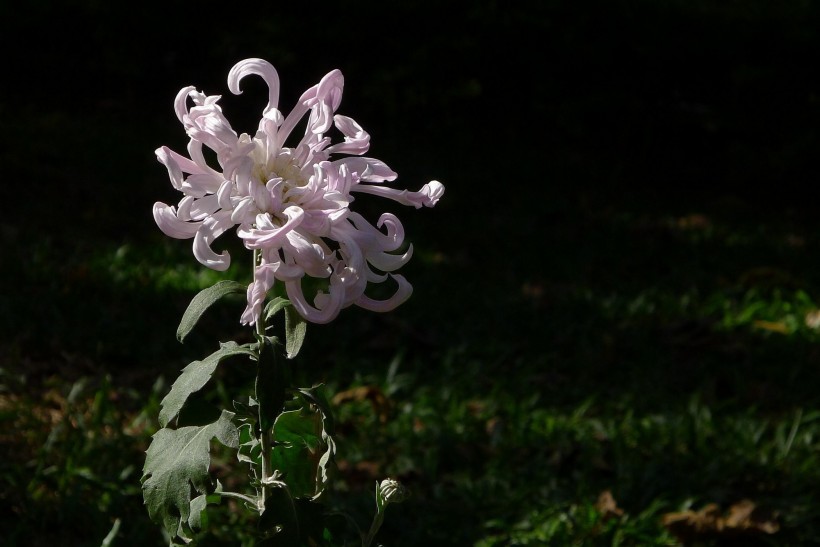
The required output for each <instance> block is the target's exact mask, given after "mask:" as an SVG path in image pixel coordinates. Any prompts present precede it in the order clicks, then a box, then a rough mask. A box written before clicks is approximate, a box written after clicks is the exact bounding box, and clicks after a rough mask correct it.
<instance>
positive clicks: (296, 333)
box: [285, 306, 307, 359]
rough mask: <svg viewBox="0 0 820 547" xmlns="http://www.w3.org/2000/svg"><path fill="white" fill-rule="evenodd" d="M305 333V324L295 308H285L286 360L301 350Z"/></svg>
mask: <svg viewBox="0 0 820 547" xmlns="http://www.w3.org/2000/svg"><path fill="white" fill-rule="evenodd" d="M306 333H307V322H306V321H305V318H304V317H302V316H301V315H299V312H297V311H296V308H294V307H293V306H287V307H286V308H285V354H286V355H287V356H288V359H293V358H294V357H296V354H298V353H299V350H300V349H301V348H302V343H303V342H304V341H305V334H306Z"/></svg>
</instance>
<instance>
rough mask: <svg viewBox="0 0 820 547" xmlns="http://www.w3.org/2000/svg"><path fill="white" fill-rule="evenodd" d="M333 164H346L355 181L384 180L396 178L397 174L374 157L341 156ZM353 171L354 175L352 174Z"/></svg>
mask: <svg viewBox="0 0 820 547" xmlns="http://www.w3.org/2000/svg"><path fill="white" fill-rule="evenodd" d="M333 164H334V165H335V166H338V167H341V166H343V165H344V166H347V169H348V170H349V171H350V173H351V175H352V176H353V178H354V179H356V181H357V182H358V181H360V180H362V181H365V182H384V181H386V180H387V181H390V180H396V177H398V175H397V174H396V172H395V171H393V170H392V169H390V168H389V167H388V166H387V164H386V163H384V162H383V161H380V160H377V159H375V158H361V157H358V156H354V157H349V158H342V159H340V160H336V161H334V162H333ZM354 173H355V175H353V174H354Z"/></svg>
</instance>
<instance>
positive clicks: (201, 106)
mask: <svg viewBox="0 0 820 547" xmlns="http://www.w3.org/2000/svg"><path fill="white" fill-rule="evenodd" d="M251 74H254V75H257V76H260V77H262V79H263V80H264V81H265V83H266V84H267V86H268V99H269V100H268V104H267V106H266V107H265V109H264V110H263V112H262V119H261V120H260V121H259V128H258V130H257V132H256V134H255V135H254V136H253V137H251V136H249V135H247V134H245V133H243V134H241V135H237V134H236V132H235V131H234V130H233V128H231V125H230V123H229V122H228V120H227V119H226V118H225V116H224V115H223V113H222V109H221V108H220V106H219V104H217V103H218V101H219V98H220V97H219V96H218V95H210V96H206V95H204V94H202V93H201V92H199V91H197V90H196V89H195V88H194V87H186V88H183V89H182V90H180V92H179V93H178V94H177V97H176V100H175V101H174V109H175V111H176V115H177V118H179V121H180V122H182V125H183V126H184V127H185V131H186V133H187V134H188V136H189V137H190V139H191V140H190V142H189V143H188V156H189V157H185V156H183V155H181V154H178V153H176V152H174V151H172V150H170V149H169V148H168V147H165V146H163V147H161V148H159V149H157V151H156V154H157V158H158V159H159V161H160V162H161V163H162V164H163V165H165V167H166V168H167V169H168V174H169V175H170V178H171V183H172V184H173V185H174V188H176V189H177V190H179V191H181V192H182V193H183V194H184V197H183V198H182V200H181V201H180V202H179V204H178V205H177V207H173V206H169V205H166V204H164V203H160V202H157V203H155V204H154V219H155V220H156V222H157V225H158V226H159V228H160V229H161V230H162V231H163V232H164V233H165V234H167V235H169V236H171V237H174V238H178V239H189V238H193V239H194V243H193V250H194V256H195V257H196V258H197V260H199V261H200V262H201V263H202V264H204V265H205V266H208V267H209V268H213V269H215V270H225V269H227V268H228V266H229V265H230V256H229V255H228V253H227V252H222V253H219V254H218V253H216V252H215V251H214V250H213V249H212V248H211V244H212V243H213V242H214V240H215V239H216V238H217V237H219V236H220V235H221V234H223V233H224V232H226V231H227V230H229V229H231V228H233V227H235V226H236V227H237V230H236V233H237V235H239V237H240V238H242V240H243V243H244V245H245V247H246V248H248V249H252V250H255V251H258V256H259V260H258V262H257V264H256V265H255V271H254V280H253V282H252V283H251V284H250V286H249V287H248V305H247V308H246V309H245V312H244V313H243V314H242V323H243V324H253V323H255V322H256V321H257V320H258V319H259V316H260V314H261V310H262V304H263V302H264V300H265V296H266V295H267V293H268V291H269V290H270V289H271V288H272V287H273V285H274V283H275V281H276V280H279V281H281V282H283V283H284V286H285V288H286V291H287V295H288V298H289V299H290V301H291V302H292V303H293V305H294V307H295V308H296V309H297V310H298V311H299V313H300V314H301V315H302V316H303V317H304V318H305V319H307V320H309V321H312V322H315V323H327V322H329V321H332V320H333V319H334V318H335V317H336V316H337V315H338V313H339V311H340V310H341V309H343V308H345V307H347V306H350V305H353V304H355V305H357V306H360V307H362V308H366V309H369V310H374V311H389V310H392V309H394V308H395V307H396V306H398V305H399V304H401V303H402V302H404V301H405V300H407V298H408V297H409V296H410V294H411V292H412V287H411V285H410V284H409V283H408V282H407V280H406V279H405V278H404V277H403V276H401V275H397V274H393V273H392V272H395V271H396V270H397V269H398V268H400V267H401V266H402V265H403V264H405V263H406V262H407V261H408V260H409V259H410V256H411V255H412V251H413V247H412V245H410V246H409V248H408V249H407V251H406V252H404V253H401V254H396V251H398V250H399V249H400V248H401V246H402V244H403V241H404V229H403V227H402V225H401V222H400V221H399V219H398V218H397V217H396V216H395V215H393V214H390V213H384V214H383V215H381V217H380V218H379V219H378V221H377V222H376V225H375V226H373V225H372V224H370V223H369V222H368V221H367V220H366V219H365V218H364V217H362V216H361V215H360V214H358V213H356V212H354V211H351V210H350V207H349V206H350V204H351V203H352V202H353V199H354V198H353V195H352V194H353V193H355V192H361V193H367V194H374V195H377V196H382V197H385V198H389V199H392V200H395V201H397V202H399V203H401V204H403V205H412V206H414V207H416V208H417V209H418V208H420V207H423V206H426V207H432V206H433V205H435V204H436V202H437V201H438V200H439V198H440V197H441V196H442V194H443V193H444V186H443V185H442V184H441V183H440V182H438V181H431V182H430V183H428V184H425V185H424V186H422V188H421V189H420V190H419V191H417V192H409V191H407V190H397V189H394V188H389V187H387V186H385V185H384V184H383V183H384V182H386V181H392V180H395V178H396V173H395V172H393V171H392V170H391V169H390V168H389V167H388V166H387V165H386V164H385V163H383V162H381V161H379V160H377V159H374V158H368V157H363V156H362V154H364V153H366V152H367V150H368V148H369V145H370V135H368V133H367V132H366V131H365V130H364V129H362V127H361V126H360V125H359V124H358V123H356V122H355V121H354V120H353V119H352V118H348V117H347V116H342V115H339V114H336V111H337V109H338V108H339V104H340V102H341V100H342V87H343V84H344V79H343V77H342V73H341V72H340V71H338V70H334V71H332V72H330V73H328V74H327V75H326V76H325V77H324V78H322V80H321V81H320V82H319V83H318V84H316V85H315V86H313V87H311V88H310V89H308V90H307V91H305V93H303V94H302V96H301V97H300V98H299V101H298V102H297V104H296V106H295V107H294V108H293V110H292V111H291V112H290V113H289V114H288V115H287V116H284V115H283V114H282V113H281V112H280V111H279V109H278V102H279V76H278V74H277V72H276V70H275V69H274V67H273V66H272V65H271V64H270V63H268V62H267V61H264V60H262V59H245V60H244V61H240V62H239V63H237V64H236V65H235V66H234V67H233V68H232V69H231V71H230V73H229V74H228V89H230V90H231V92H233V93H234V94H237V95H238V94H240V93H241V91H240V89H239V82H240V81H241V80H242V78H244V77H245V76H248V75H251ZM191 103H193V104H191ZM305 115H308V121H307V127H306V129H305V134H304V136H303V137H302V138H301V140H300V141H299V142H298V144H296V145H295V146H293V147H288V146H285V144H286V141H287V140H288V137H290V134H291V133H292V131H293V129H294V128H295V127H296V125H297V124H298V123H299V122H300V120H302V118H304V116H305ZM332 126H335V127H336V129H337V130H338V131H339V132H340V133H341V134H342V135H343V136H344V141H343V142H338V143H336V144H331V140H330V138H329V137H327V136H326V135H325V134H326V133H327V132H328V131H329V130H330V129H331V127H332ZM203 146H206V147H208V148H210V149H211V150H212V151H213V152H215V153H216V158H217V162H218V164H219V166H218V168H217V167H216V166H211V165H209V164H208V163H207V162H206V161H205V156H204V154H203ZM337 155H342V156H341V157H335V156H337ZM305 276H309V277H314V278H323V279H325V280H326V281H327V292H325V291H319V292H318V293H317V294H316V295H315V297H314V298H313V302H312V303H309V302H308V299H307V298H306V297H305V294H304V292H303V287H302V281H303V278H304V277H305ZM389 277H392V279H393V280H394V282H395V283H396V285H397V288H396V290H395V292H394V293H393V295H392V296H391V297H389V298H387V299H386V300H375V299H373V298H370V297H368V296H367V295H366V294H365V289H366V288H367V285H368V283H382V282H384V281H386V280H387V279H388V278H389Z"/></svg>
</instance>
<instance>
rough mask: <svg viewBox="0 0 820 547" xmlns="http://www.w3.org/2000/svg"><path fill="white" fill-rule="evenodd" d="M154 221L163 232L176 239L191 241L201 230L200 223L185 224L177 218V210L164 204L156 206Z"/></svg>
mask: <svg viewBox="0 0 820 547" xmlns="http://www.w3.org/2000/svg"><path fill="white" fill-rule="evenodd" d="M154 221H155V222H156V223H157V226H159V229H160V230H162V232H163V233H164V234H165V235H167V236H169V237H173V238H175V239H189V238H192V237H194V235H195V234H196V233H197V230H199V227H200V224H201V223H200V222H185V221H183V220H180V219H179V218H178V217H177V212H176V209H174V208H173V207H172V206H168V205H166V204H164V203H162V202H159V201H158V202H156V203H155V204H154Z"/></svg>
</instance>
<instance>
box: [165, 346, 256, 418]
mask: <svg viewBox="0 0 820 547" xmlns="http://www.w3.org/2000/svg"><path fill="white" fill-rule="evenodd" d="M240 354H244V355H248V356H251V357H255V356H256V353H254V351H253V350H252V349H251V347H250V346H249V345H247V344H246V345H242V346H240V345H239V344H237V343H236V342H226V343H224V344H220V348H219V349H218V350H217V351H215V352H214V353H212V354H211V355H209V356H208V357H206V358H205V359H203V360H202V361H194V362H193V363H191V364H189V365H188V366H186V367H185V368H184V369H182V374H180V375H179V378H177V379H176V381H175V382H174V385H173V386H171V391H170V392H169V393H168V395H166V396H165V398H164V399H162V402H161V403H160V405H161V406H162V408H161V409H160V411H159V423H160V424H161V425H162V427H166V426H167V425H168V424H169V423H170V422H171V420H173V419H174V418H175V417H176V416H177V415H178V414H179V411H180V410H182V406H183V405H184V404H185V401H186V400H187V399H188V397H189V396H190V395H191V394H192V393H195V392H197V391H199V390H200V389H202V387H203V386H204V385H205V384H207V383H208V380H210V379H211V376H212V375H213V373H214V371H215V370H216V367H217V366H219V363H221V362H222V361H224V360H225V359H227V358H228V357H232V356H234V355H240Z"/></svg>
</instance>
